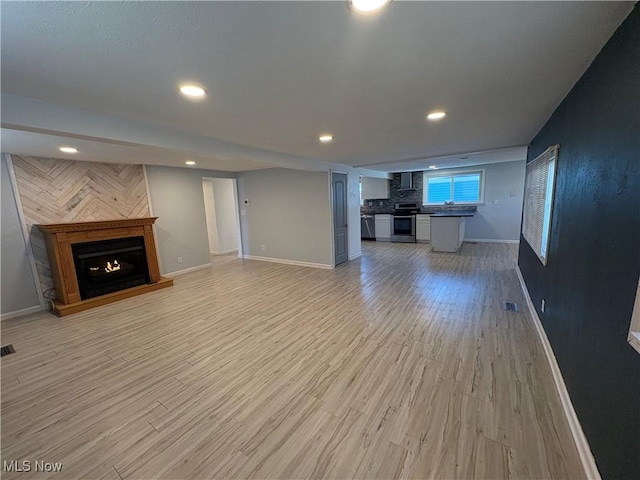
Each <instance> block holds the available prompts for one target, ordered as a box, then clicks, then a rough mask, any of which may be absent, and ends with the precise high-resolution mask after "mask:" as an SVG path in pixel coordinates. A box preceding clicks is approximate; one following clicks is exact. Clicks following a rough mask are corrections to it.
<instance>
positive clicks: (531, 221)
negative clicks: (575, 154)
mask: <svg viewBox="0 0 640 480" xmlns="http://www.w3.org/2000/svg"><path fill="white" fill-rule="evenodd" d="M557 156H558V145H554V146H552V147H549V148H548V149H547V150H546V151H545V152H544V153H542V154H541V155H540V156H538V157H537V158H535V159H534V160H533V161H532V162H530V163H529V164H528V165H527V176H526V180H525V184H524V208H523V212H522V236H523V237H524V239H525V240H526V241H527V242H528V243H529V245H530V246H531V248H532V249H533V251H534V252H535V253H536V255H537V256H538V258H539V259H540V261H541V262H542V264H543V265H546V264H547V257H548V248H549V234H550V232H551V214H552V212H553V208H552V207H553V190H554V188H555V178H556V159H557Z"/></svg>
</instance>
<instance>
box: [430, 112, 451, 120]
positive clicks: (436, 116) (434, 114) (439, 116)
mask: <svg viewBox="0 0 640 480" xmlns="http://www.w3.org/2000/svg"><path fill="white" fill-rule="evenodd" d="M446 116H447V112H442V111H438V112H431V113H429V114H428V115H427V118H428V119H429V120H440V119H442V118H444V117H446Z"/></svg>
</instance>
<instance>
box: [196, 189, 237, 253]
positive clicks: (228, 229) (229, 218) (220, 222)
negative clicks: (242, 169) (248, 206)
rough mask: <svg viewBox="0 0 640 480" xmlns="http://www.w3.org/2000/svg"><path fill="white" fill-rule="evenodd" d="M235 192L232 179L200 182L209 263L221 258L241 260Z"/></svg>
mask: <svg viewBox="0 0 640 480" xmlns="http://www.w3.org/2000/svg"><path fill="white" fill-rule="evenodd" d="M236 192H237V186H236V179H235V178H209V177H204V178H203V179H202V193H203V196H204V210H205V218H206V222H207V236H208V239H209V255H211V257H212V259H214V258H215V257H218V256H221V255H227V256H231V255H233V254H237V256H238V257H241V256H242V241H241V236H240V219H239V216H238V212H239V211H238V196H237V193H236ZM234 256H235V255H234Z"/></svg>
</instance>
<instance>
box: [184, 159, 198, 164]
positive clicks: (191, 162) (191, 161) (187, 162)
mask: <svg viewBox="0 0 640 480" xmlns="http://www.w3.org/2000/svg"><path fill="white" fill-rule="evenodd" d="M184 163H185V165H195V164H196V162H194V161H193V160H187V161H186V162H184Z"/></svg>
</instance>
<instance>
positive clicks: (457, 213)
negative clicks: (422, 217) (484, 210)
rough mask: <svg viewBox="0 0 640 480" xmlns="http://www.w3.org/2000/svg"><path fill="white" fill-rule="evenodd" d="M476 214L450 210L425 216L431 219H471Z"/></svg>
mask: <svg viewBox="0 0 640 480" xmlns="http://www.w3.org/2000/svg"><path fill="white" fill-rule="evenodd" d="M475 213H476V212H471V211H468V210H458V211H455V210H451V211H450V212H435V213H428V214H427V215H429V216H431V217H473V215H474V214H475Z"/></svg>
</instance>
